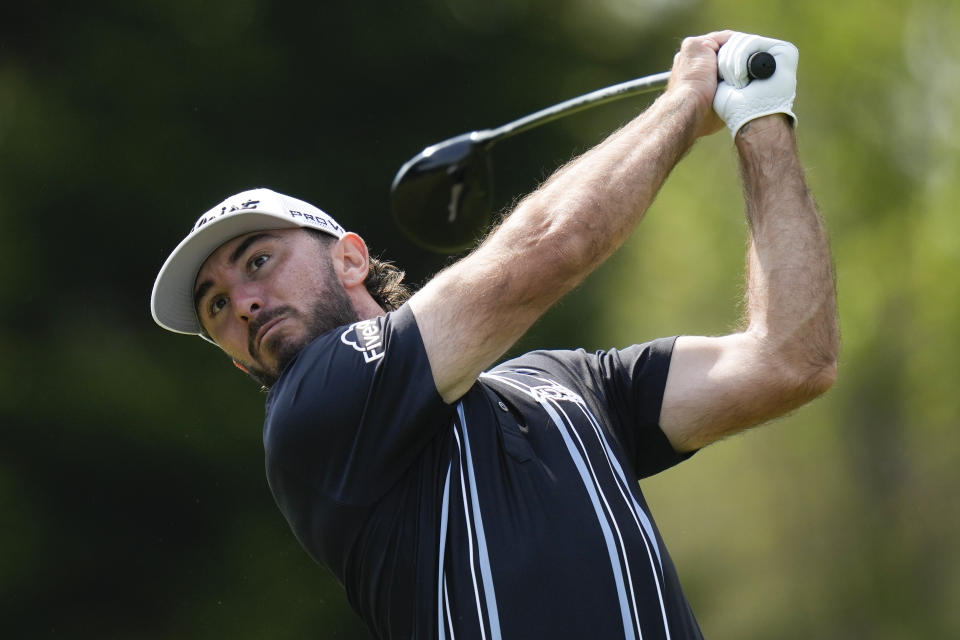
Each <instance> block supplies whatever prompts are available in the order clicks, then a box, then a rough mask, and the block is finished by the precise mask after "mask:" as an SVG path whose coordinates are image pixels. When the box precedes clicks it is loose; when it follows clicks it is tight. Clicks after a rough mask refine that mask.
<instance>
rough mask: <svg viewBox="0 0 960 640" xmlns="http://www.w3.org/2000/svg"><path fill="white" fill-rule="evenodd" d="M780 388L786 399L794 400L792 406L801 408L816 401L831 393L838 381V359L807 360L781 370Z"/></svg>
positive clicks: (783, 367)
mask: <svg viewBox="0 0 960 640" xmlns="http://www.w3.org/2000/svg"><path fill="white" fill-rule="evenodd" d="M780 370H781V373H782V375H781V376H780V387H781V392H782V393H783V395H784V397H787V398H792V402H791V403H790V404H792V405H794V406H800V405H803V404H806V403H807V402H810V401H812V400H815V399H816V398H818V397H820V396H822V395H823V394H825V393H826V392H827V391H829V390H830V389H831V388H832V387H833V385H834V383H836V381H837V359H836V357H832V356H831V357H821V358H817V359H816V360H810V359H805V361H803V362H802V364H796V363H794V364H793V365H792V366H791V365H786V366H782V367H781V368H780Z"/></svg>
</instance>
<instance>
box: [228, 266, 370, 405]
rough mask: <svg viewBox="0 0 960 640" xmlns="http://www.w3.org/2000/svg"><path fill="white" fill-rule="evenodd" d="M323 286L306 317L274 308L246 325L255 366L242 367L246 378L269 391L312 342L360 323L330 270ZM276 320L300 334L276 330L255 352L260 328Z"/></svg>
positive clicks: (287, 309)
mask: <svg viewBox="0 0 960 640" xmlns="http://www.w3.org/2000/svg"><path fill="white" fill-rule="evenodd" d="M325 284H326V286H325V287H324V293H323V294H322V295H321V296H320V297H319V298H318V299H317V300H316V301H315V302H314V304H313V306H312V307H311V308H310V310H309V311H308V312H307V313H306V314H304V313H301V312H299V311H297V310H296V309H294V308H293V307H290V306H283V307H277V308H275V309H272V310H270V312H269V313H265V314H264V315H262V316H258V317H257V319H256V321H255V322H252V323H251V324H250V329H249V341H248V349H249V352H250V353H251V354H254V359H255V360H256V364H248V365H245V367H246V369H247V372H248V373H249V375H250V377H251V378H253V379H254V380H256V381H257V382H259V383H260V384H261V385H263V386H264V387H266V388H268V389H269V388H270V387H272V386H273V385H274V384H275V383H276V381H277V380H278V379H279V378H280V374H281V373H282V372H283V370H284V369H286V367H287V365H288V364H290V361H291V360H293V359H294V358H295V357H296V356H297V354H299V353H300V352H301V351H303V349H304V348H305V347H306V346H307V345H309V344H310V343H311V342H313V341H314V340H315V339H316V338H318V337H319V336H322V335H323V334H325V333H327V332H328V331H332V330H333V329H336V328H337V327H342V326H345V325H348V324H352V323H354V322H358V321H359V320H360V316H359V315H358V314H357V312H356V310H355V309H354V308H353V303H352V302H350V298H349V297H348V296H347V292H346V291H345V290H344V288H343V284H342V283H341V282H340V280H339V279H338V278H337V277H336V275H335V274H334V273H333V269H332V267H331V269H330V272H329V273H328V274H327V278H326V283H325ZM280 316H283V317H284V322H289V321H294V322H299V323H300V324H301V326H302V327H303V330H302V331H298V332H291V333H287V332H286V331H284V330H283V328H281V329H278V330H277V331H276V335H268V336H267V337H266V339H265V340H264V341H263V343H261V344H260V348H259V349H257V348H256V345H255V344H254V338H255V336H256V335H257V332H258V331H259V330H260V327H262V326H263V325H265V324H266V323H268V322H270V321H271V320H273V319H274V318H277V317H280ZM264 349H267V350H269V352H270V353H271V354H272V356H273V357H272V360H273V363H272V364H269V363H266V362H264V357H263V351H264Z"/></svg>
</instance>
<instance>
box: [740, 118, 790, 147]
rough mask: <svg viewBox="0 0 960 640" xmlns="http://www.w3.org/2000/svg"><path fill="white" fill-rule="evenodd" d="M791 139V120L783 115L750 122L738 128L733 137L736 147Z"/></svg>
mask: <svg viewBox="0 0 960 640" xmlns="http://www.w3.org/2000/svg"><path fill="white" fill-rule="evenodd" d="M793 139H794V133H793V120H791V119H790V117H789V116H787V115H786V114H783V113H773V114H770V115H766V116H761V117H759V118H756V119H754V120H751V121H749V122H747V123H746V124H744V125H743V126H742V127H740V129H738V130H737V133H736V135H735V136H734V141H735V142H736V144H737V146H738V147H747V146H753V145H756V144H764V143H771V144H775V143H777V142H784V141H787V140H789V141H793Z"/></svg>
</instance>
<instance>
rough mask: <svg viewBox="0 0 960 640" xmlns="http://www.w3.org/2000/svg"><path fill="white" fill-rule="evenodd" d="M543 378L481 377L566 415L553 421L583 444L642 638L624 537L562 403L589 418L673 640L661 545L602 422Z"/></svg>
mask: <svg viewBox="0 0 960 640" xmlns="http://www.w3.org/2000/svg"><path fill="white" fill-rule="evenodd" d="M503 373H515V374H518V375H522V376H529V377H532V378H534V379H535V380H537V381H539V382H543V383H546V386H533V385H529V384H527V383H525V382H521V381H520V380H514V379H512V378H509V377H506V376H504V375H502V374H503ZM540 374H541V372H539V371H535V370H522V369H516V370H509V371H506V372H496V373H484V374H482V377H485V378H490V379H493V380H497V381H499V382H501V383H504V384H507V385H509V386H511V387H513V388H514V389H517V390H519V391H522V392H523V393H525V394H526V395H528V396H530V397H531V398H533V399H534V400H536V401H537V402H538V403H540V404H541V406H543V407H544V409H545V410H547V412H548V413H551V411H550V409H549V408H548V405H547V403H551V404H552V405H553V406H554V407H555V408H556V410H557V411H559V412H560V413H561V414H562V415H563V420H560V419H559V415H556V416H555V415H551V419H553V421H554V423H555V424H556V426H557V427H558V429H569V432H571V433H573V434H574V435H575V436H576V439H577V441H578V442H579V444H580V449H582V452H583V453H582V455H581V457H582V458H583V459H584V460H585V461H586V465H587V467H588V469H589V474H590V480H591V481H592V484H593V485H594V487H595V488H596V489H597V492H598V493H599V495H600V496H601V498H602V500H603V504H604V509H605V511H606V514H607V516H608V517H609V519H610V521H611V522H612V523H613V527H614V530H615V531H616V535H617V540H618V542H619V545H618V547H619V550H618V553H617V555H618V556H620V555H621V553H622V558H623V561H624V567H625V568H626V571H627V583H628V585H629V592H630V595H629V597H630V608H631V610H632V614H633V615H632V618H633V620H634V624H635V625H636V627H635V628H636V631H637V633H638V634H640V636H641V638H642V630H641V629H640V627H639V624H640V617H639V613H638V610H637V603H636V595H635V589H634V585H633V578H632V575H631V573H630V564H629V561H628V559H627V554H626V547H625V545H624V542H623V537H622V535H621V532H620V529H619V525H618V522H617V520H616V518H615V517H614V515H613V511H612V509H611V507H610V504H609V502H608V500H607V497H606V494H605V492H604V491H603V490H602V488H601V486H600V482H599V480H598V478H597V475H596V472H595V470H594V468H593V463H592V462H591V461H590V458H589V456H587V455H586V452H587V448H586V446H585V444H584V442H583V440H582V439H581V437H580V434H579V432H577V430H576V429H573V428H572V425H573V421H572V420H571V419H570V416H569V415H568V414H567V412H566V411H565V410H564V409H563V408H562V406H561V405H560V403H559V401H560V400H561V399H565V400H569V401H571V402H573V403H574V404H576V405H577V406H578V407H579V408H580V410H581V412H582V413H583V414H584V415H585V416H586V417H587V419H588V421H589V423H590V425H591V427H592V429H593V432H594V435H595V436H596V438H597V441H598V442H599V444H600V447H601V451H602V452H603V456H604V458H605V459H606V461H607V467H608V468H609V469H610V474H611V477H612V478H613V480H614V483H615V484H616V486H617V489H618V491H619V493H620V496H621V498H622V500H623V503H624V504H625V505H626V507H627V510H628V511H629V513H630V514H631V516H632V518H633V521H634V524H635V525H636V526H637V530H638V532H639V534H640V538H641V540H643V543H644V548H645V550H646V554H647V559H648V561H649V564H650V571H651V574H652V575H653V578H654V580H653V581H654V583H655V585H656V589H657V599H658V601H659V602H658V604H659V606H660V613H661V617H662V620H663V628H664V632H665V634H666V637H667V640H670V629H669V624H668V622H667V612H666V605H665V603H664V601H663V591H662V587H661V584H660V582H661V580H662V574H663V563H662V559H661V556H660V549H659V545H658V544H657V541H656V537H655V535H654V533H653V527H652V524H651V523H650V522H649V518H648V517H647V515H646V513H645V512H644V511H643V509H642V508H641V507H640V505H639V504H638V503H637V500H636V498H635V497H634V496H633V494H632V492H630V491H629V489H626V486H627V479H626V476H625V474H624V472H623V468H622V467H621V466H620V464H619V462H618V461H617V459H616V457H615V456H614V455H613V451H612V447H611V446H610V443H609V441H608V440H607V438H606V436H605V435H604V433H603V429H602V428H601V426H600V423H599V421H598V420H597V418H596V417H595V416H594V415H593V414H592V412H591V411H590V410H589V409H588V408H587V406H586V403H585V402H584V400H583V398H582V397H580V396H579V395H578V394H576V393H574V392H573V391H571V390H569V389H567V388H566V387H563V386H562V385H560V384H558V383H557V382H555V381H553V380H550V379H548V378H543V377H541V376H540ZM558 394H559V397H558ZM571 445H572V441H571V442H570V443H568V449H569V450H570V452H571V455H573V454H574V451H575V450H576V451H577V452H578V454H579V449H577V448H576V447H574V446H571ZM597 516H598V519H599V518H601V517H602V514H600V513H599V512H598V514H597ZM658 568H659V571H658ZM614 571H615V572H616V571H617V567H614ZM624 595H625V594H624ZM624 620H625V629H626V628H628V626H627V624H626V617H625V618H624ZM629 626H630V627H633V626H634V625H629Z"/></svg>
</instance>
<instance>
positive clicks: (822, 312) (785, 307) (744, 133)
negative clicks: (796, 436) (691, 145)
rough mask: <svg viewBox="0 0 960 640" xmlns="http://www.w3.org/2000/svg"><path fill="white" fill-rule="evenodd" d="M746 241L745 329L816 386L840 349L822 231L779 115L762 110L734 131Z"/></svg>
mask: <svg viewBox="0 0 960 640" xmlns="http://www.w3.org/2000/svg"><path fill="white" fill-rule="evenodd" d="M736 145H737V150H738V152H739V156H740V166H741V172H742V174H743V184H744V195H745V200H746V206H747V220H748V223H749V226H750V245H749V250H748V255H747V276H746V278H747V280H746V294H747V300H746V310H747V318H746V320H747V323H748V327H747V333H748V334H751V335H753V336H755V337H757V338H758V339H760V340H762V342H763V345H764V352H765V353H768V354H771V357H773V358H775V359H776V362H775V366H776V367H777V368H778V369H780V370H781V371H783V372H784V373H786V374H787V375H788V376H790V377H792V378H794V379H796V380H798V381H800V382H801V387H803V385H807V386H809V387H810V390H811V391H817V390H822V389H819V388H820V387H822V386H824V385H826V386H829V383H830V382H831V381H832V379H833V375H834V367H835V363H836V359H837V351H838V349H839V329H838V326H837V313H836V299H835V293H834V273H833V266H832V261H831V258H830V250H829V245H828V241H827V236H826V233H825V230H824V227H823V223H822V221H821V220H820V217H819V215H818V213H817V209H816V205H815V203H814V201H813V198H812V197H811V195H810V193H809V191H808V189H807V185H806V182H805V180H804V176H803V169H802V167H801V166H800V161H799V159H798V157H797V152H796V143H795V139H794V134H793V129H792V128H791V127H790V126H789V124H788V123H787V120H786V118H785V117H784V116H782V115H775V116H770V117H767V118H761V119H759V120H756V121H754V122H752V123H750V124H749V125H747V126H745V127H744V129H742V130H741V131H740V133H738V134H737V136H736Z"/></svg>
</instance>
